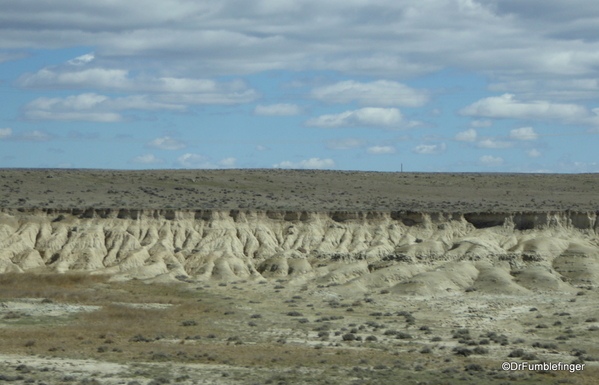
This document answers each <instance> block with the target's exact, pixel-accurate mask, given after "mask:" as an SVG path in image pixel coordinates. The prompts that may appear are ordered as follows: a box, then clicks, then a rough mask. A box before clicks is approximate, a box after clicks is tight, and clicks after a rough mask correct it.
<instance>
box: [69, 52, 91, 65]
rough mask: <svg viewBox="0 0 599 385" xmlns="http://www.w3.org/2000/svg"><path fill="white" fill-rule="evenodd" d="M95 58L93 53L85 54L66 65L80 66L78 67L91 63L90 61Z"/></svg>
mask: <svg viewBox="0 0 599 385" xmlns="http://www.w3.org/2000/svg"><path fill="white" fill-rule="evenodd" d="M95 57H96V56H95V55H94V53H93V52H92V53H87V54H85V55H81V56H77V57H76V58H74V59H71V60H69V61H67V64H70V65H73V66H80V65H84V64H87V63H89V62H91V61H92V60H94V59H95Z"/></svg>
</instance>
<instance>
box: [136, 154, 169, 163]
mask: <svg viewBox="0 0 599 385" xmlns="http://www.w3.org/2000/svg"><path fill="white" fill-rule="evenodd" d="M130 163H136V164H156V163H164V159H160V158H157V157H156V156H155V155H153V154H143V155H139V156H136V157H135V158H133V159H131V161H130Z"/></svg>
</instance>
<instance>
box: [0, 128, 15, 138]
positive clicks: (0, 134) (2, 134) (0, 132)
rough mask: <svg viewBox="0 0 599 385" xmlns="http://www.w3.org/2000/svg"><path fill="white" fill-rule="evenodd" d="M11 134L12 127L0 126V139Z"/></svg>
mask: <svg viewBox="0 0 599 385" xmlns="http://www.w3.org/2000/svg"><path fill="white" fill-rule="evenodd" d="M11 135H12V128H0V139H6V138H8V137H10V136H11Z"/></svg>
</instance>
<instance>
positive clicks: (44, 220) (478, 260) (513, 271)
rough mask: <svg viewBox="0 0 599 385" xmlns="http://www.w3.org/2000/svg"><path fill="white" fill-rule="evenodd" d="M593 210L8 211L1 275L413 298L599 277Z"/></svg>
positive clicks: (571, 286)
mask: <svg viewBox="0 0 599 385" xmlns="http://www.w3.org/2000/svg"><path fill="white" fill-rule="evenodd" d="M598 229H599V222H598V221H597V215H596V213H594V212H588V213H574V212H559V213H551V212H539V213H466V214H462V213H439V214H426V213H413V212H268V211H239V210H232V211H228V210H226V211H175V210H112V209H102V210H101V209H98V210H93V209H87V210H75V209H73V210H55V209H48V210H41V209H35V210H33V209H32V210H23V209H21V210H9V209H5V210H4V211H2V212H0V273H6V272H36V273H44V272H59V273H66V272H70V271H79V272H89V273H91V274H109V275H111V276H112V279H114V280H127V279H132V278H137V279H148V280H161V281H168V280H175V279H182V280H189V279H191V280H208V279H217V280H223V281H234V280H240V279H243V280H255V279H271V278H281V277H283V278H286V279H289V280H291V281H290V282H294V281H296V282H306V281H307V280H312V281H314V283H316V284H318V285H331V284H333V285H336V286H339V285H340V286H341V287H343V288H345V289H347V290H355V291H368V290H374V289H377V290H378V289H389V290H390V291H391V292H392V293H396V294H404V295H447V294H454V293H464V292H466V293H467V292H471V291H481V292H489V293H501V294H518V295H525V294H527V293H531V292H534V291H560V292H569V291H573V290H576V287H588V286H596V285H598V284H599V237H598V236H597V231H598Z"/></svg>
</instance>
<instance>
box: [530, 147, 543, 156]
mask: <svg viewBox="0 0 599 385" xmlns="http://www.w3.org/2000/svg"><path fill="white" fill-rule="evenodd" d="M526 155H528V157H529V158H538V157H539V156H541V155H543V154H542V153H541V152H540V151H539V150H537V149H535V148H533V149H530V150H526Z"/></svg>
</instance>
